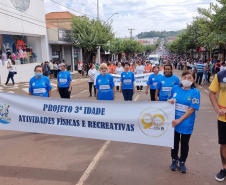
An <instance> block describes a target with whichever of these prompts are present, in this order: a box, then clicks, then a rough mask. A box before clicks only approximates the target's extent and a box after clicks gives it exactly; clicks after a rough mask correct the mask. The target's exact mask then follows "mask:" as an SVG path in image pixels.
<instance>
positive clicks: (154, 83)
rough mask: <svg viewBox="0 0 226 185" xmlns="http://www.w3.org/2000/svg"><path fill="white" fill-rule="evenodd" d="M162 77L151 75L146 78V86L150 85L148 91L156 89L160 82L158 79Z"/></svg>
mask: <svg viewBox="0 0 226 185" xmlns="http://www.w3.org/2000/svg"><path fill="white" fill-rule="evenodd" d="M161 77H162V75H161V74H158V75H155V74H151V75H150V76H149V78H148V81H147V85H150V89H156V88H157V85H158V82H159V80H160V78H161Z"/></svg>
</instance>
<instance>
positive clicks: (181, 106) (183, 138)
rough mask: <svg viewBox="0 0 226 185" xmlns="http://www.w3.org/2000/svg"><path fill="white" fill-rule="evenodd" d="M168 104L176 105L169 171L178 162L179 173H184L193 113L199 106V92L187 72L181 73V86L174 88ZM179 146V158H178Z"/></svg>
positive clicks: (193, 119)
mask: <svg viewBox="0 0 226 185" xmlns="http://www.w3.org/2000/svg"><path fill="white" fill-rule="evenodd" d="M168 102H170V103H171V104H174V103H176V113H175V120H173V121H172V126H173V127H175V135H174V149H172V150H171V157H172V165H171V170H173V171H176V170H177V165H178V161H179V164H180V172H181V173H186V172H187V169H186V166H185V162H186V159H187V157H188V151H189V140H190V137H191V134H192V132H193V128H194V124H195V112H196V111H198V110H199V106H200V92H199V90H197V89H196V88H195V75H194V73H191V72H189V71H184V72H183V73H182V80H181V84H180V85H179V86H178V85H176V86H174V87H173V88H172V90H171V95H170V97H169V100H168ZM179 143H181V146H180V150H181V151H180V154H181V156H180V158H179V157H178V151H179Z"/></svg>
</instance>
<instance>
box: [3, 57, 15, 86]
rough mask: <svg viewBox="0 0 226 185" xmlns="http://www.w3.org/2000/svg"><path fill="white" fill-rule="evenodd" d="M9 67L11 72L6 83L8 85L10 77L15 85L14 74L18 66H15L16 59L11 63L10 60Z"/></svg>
mask: <svg viewBox="0 0 226 185" xmlns="http://www.w3.org/2000/svg"><path fill="white" fill-rule="evenodd" d="M7 69H8V70H9V73H8V77H7V80H6V83H5V86H7V85H8V82H9V79H10V78H11V80H12V82H13V85H14V84H15V83H14V79H13V77H14V74H15V71H16V67H15V61H14V60H12V61H11V63H10V62H8V64H7Z"/></svg>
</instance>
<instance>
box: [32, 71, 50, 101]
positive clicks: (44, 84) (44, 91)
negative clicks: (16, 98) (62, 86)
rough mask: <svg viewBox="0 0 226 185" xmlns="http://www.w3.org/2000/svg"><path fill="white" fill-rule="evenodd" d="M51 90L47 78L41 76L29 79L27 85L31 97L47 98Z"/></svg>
mask: <svg viewBox="0 0 226 185" xmlns="http://www.w3.org/2000/svg"><path fill="white" fill-rule="evenodd" d="M51 89H52V85H51V83H50V80H49V78H48V77H46V76H44V75H42V77H41V78H36V77H35V76H34V77H32V78H31V80H30V83H29V92H31V94H32V96H42V97H49V92H48V91H49V90H51Z"/></svg>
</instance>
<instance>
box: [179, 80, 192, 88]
mask: <svg viewBox="0 0 226 185" xmlns="http://www.w3.org/2000/svg"><path fill="white" fill-rule="evenodd" d="M181 83H182V85H183V86H184V87H190V86H191V85H192V82H191V81H188V80H182V81H181Z"/></svg>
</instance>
